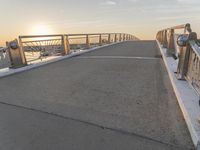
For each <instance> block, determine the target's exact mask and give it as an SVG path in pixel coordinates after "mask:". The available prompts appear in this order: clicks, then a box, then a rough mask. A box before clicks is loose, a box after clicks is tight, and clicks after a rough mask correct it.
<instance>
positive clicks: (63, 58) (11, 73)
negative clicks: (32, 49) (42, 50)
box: [0, 41, 127, 78]
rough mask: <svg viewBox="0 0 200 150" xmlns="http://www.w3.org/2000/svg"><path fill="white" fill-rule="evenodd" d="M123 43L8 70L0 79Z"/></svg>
mask: <svg viewBox="0 0 200 150" xmlns="http://www.w3.org/2000/svg"><path fill="white" fill-rule="evenodd" d="M123 42H127V41H122V42H117V43H111V44H107V45H103V46H98V47H94V48H91V49H88V50H83V51H80V52H75V53H72V54H69V55H65V56H60V57H57V58H53V59H51V60H48V61H44V62H40V63H36V64H30V65H27V66H25V67H22V68H17V69H9V70H8V71H5V72H0V78H2V77H6V76H10V75H13V74H17V73H20V72H24V71H28V70H31V69H34V68H38V67H41V66H44V65H48V64H51V63H54V62H58V61H61V60H65V59H68V58H72V57H75V56H78V55H81V54H84V53H88V52H91V51H94V50H97V49H100V48H104V47H108V46H112V45H115V44H119V43H123Z"/></svg>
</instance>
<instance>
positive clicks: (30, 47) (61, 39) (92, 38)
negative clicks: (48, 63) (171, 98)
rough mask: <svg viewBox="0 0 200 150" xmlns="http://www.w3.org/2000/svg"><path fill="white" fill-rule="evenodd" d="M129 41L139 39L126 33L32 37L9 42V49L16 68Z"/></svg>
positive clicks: (12, 65) (22, 37)
mask: <svg viewBox="0 0 200 150" xmlns="http://www.w3.org/2000/svg"><path fill="white" fill-rule="evenodd" d="M129 40H131V41H132V40H139V39H138V38H136V37H135V36H133V35H130V34H125V33H93V34H57V35H32V36H19V39H16V40H14V41H11V42H7V48H8V52H9V56H10V61H11V67H14V68H15V67H22V66H24V65H27V64H28V63H29V62H32V61H35V60H43V59H44V58H46V57H49V56H57V55H68V54H70V53H72V52H74V51H80V50H86V49H89V48H93V47H97V46H102V45H106V44H111V43H117V42H122V41H129ZM0 63H1V62H0Z"/></svg>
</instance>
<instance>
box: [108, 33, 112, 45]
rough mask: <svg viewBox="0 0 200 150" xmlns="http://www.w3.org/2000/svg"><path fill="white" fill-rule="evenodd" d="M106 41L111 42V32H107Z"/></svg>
mask: <svg viewBox="0 0 200 150" xmlns="http://www.w3.org/2000/svg"><path fill="white" fill-rule="evenodd" d="M108 43H109V44H110V43H111V34H108Z"/></svg>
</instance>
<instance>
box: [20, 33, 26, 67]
mask: <svg viewBox="0 0 200 150" xmlns="http://www.w3.org/2000/svg"><path fill="white" fill-rule="evenodd" d="M19 48H20V55H21V56H22V61H23V63H24V64H25V65H27V60H26V55H25V52H24V47H23V43H22V38H20V37H19Z"/></svg>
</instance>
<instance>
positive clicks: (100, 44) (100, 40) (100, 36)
mask: <svg viewBox="0 0 200 150" xmlns="http://www.w3.org/2000/svg"><path fill="white" fill-rule="evenodd" d="M99 46H102V35H101V34H100V35H99Z"/></svg>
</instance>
